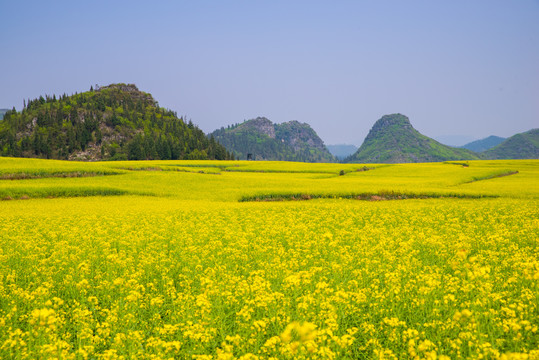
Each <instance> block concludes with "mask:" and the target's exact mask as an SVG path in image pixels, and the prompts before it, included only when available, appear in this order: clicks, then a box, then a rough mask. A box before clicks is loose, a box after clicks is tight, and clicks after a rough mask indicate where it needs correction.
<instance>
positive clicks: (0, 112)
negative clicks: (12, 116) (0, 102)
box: [0, 109, 9, 120]
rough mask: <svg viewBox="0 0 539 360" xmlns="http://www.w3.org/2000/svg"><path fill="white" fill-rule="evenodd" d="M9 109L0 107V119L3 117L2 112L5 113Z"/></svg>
mask: <svg viewBox="0 0 539 360" xmlns="http://www.w3.org/2000/svg"><path fill="white" fill-rule="evenodd" d="M8 111H9V109H0V120H2V119H3V118H4V114H5V113H7V112H8Z"/></svg>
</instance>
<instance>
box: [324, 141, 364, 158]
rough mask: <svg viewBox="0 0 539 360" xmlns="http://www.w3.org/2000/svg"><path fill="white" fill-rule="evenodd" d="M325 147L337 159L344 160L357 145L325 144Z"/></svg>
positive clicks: (355, 149)
mask: <svg viewBox="0 0 539 360" xmlns="http://www.w3.org/2000/svg"><path fill="white" fill-rule="evenodd" d="M326 147H327V149H328V150H329V152H330V153H331V154H332V155H333V156H335V158H337V159H338V160H344V159H345V158H347V157H348V156H350V155H352V154H353V153H355V152H356V151H357V146H355V145H349V144H337V145H326Z"/></svg>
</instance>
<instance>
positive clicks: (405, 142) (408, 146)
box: [344, 114, 479, 163]
mask: <svg viewBox="0 0 539 360" xmlns="http://www.w3.org/2000/svg"><path fill="white" fill-rule="evenodd" d="M473 159H479V155H478V154H476V153H474V152H472V151H470V150H467V149H459V148H453V147H451V146H447V145H443V144H440V143H439V142H437V141H436V140H434V139H431V138H429V137H427V136H425V135H423V134H421V133H419V132H418V131H417V130H416V129H414V128H413V126H412V124H411V123H410V120H409V119H408V117H406V116H404V115H402V114H391V115H385V116H383V117H382V118H381V119H379V120H378V121H376V123H375V124H374V125H373V127H372V128H371V130H370V131H369V134H368V135H367V137H366V138H365V141H364V142H363V144H362V145H361V146H360V148H359V149H358V151H357V152H356V153H355V154H353V155H351V156H349V157H348V158H346V159H345V160H344V161H345V162H355V163H409V162H435V161H446V160H473Z"/></svg>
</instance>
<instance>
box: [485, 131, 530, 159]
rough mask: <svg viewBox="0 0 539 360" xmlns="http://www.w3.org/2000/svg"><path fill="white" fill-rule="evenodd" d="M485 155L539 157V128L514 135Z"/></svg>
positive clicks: (492, 157) (491, 156)
mask: <svg viewBox="0 0 539 360" xmlns="http://www.w3.org/2000/svg"><path fill="white" fill-rule="evenodd" d="M484 155H485V157H486V158H487V159H539V129H532V130H530V131H526V132H524V133H520V134H516V135H513V136H511V137H510V138H509V139H507V140H505V141H504V142H502V143H501V144H500V145H498V146H495V147H493V148H492V149H489V150H487V151H485V152H484Z"/></svg>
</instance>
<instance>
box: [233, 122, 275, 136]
mask: <svg viewBox="0 0 539 360" xmlns="http://www.w3.org/2000/svg"><path fill="white" fill-rule="evenodd" d="M243 128H244V129H245V130H248V131H249V130H250V131H257V132H259V133H261V134H264V135H267V136H269V137H270V138H272V139H275V125H274V124H273V123H272V122H271V121H270V120H268V119H266V118H265V117H257V118H256V119H252V120H249V121H246V122H245V123H243V124H241V125H240V126H239V127H238V130H242V129H243Z"/></svg>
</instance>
